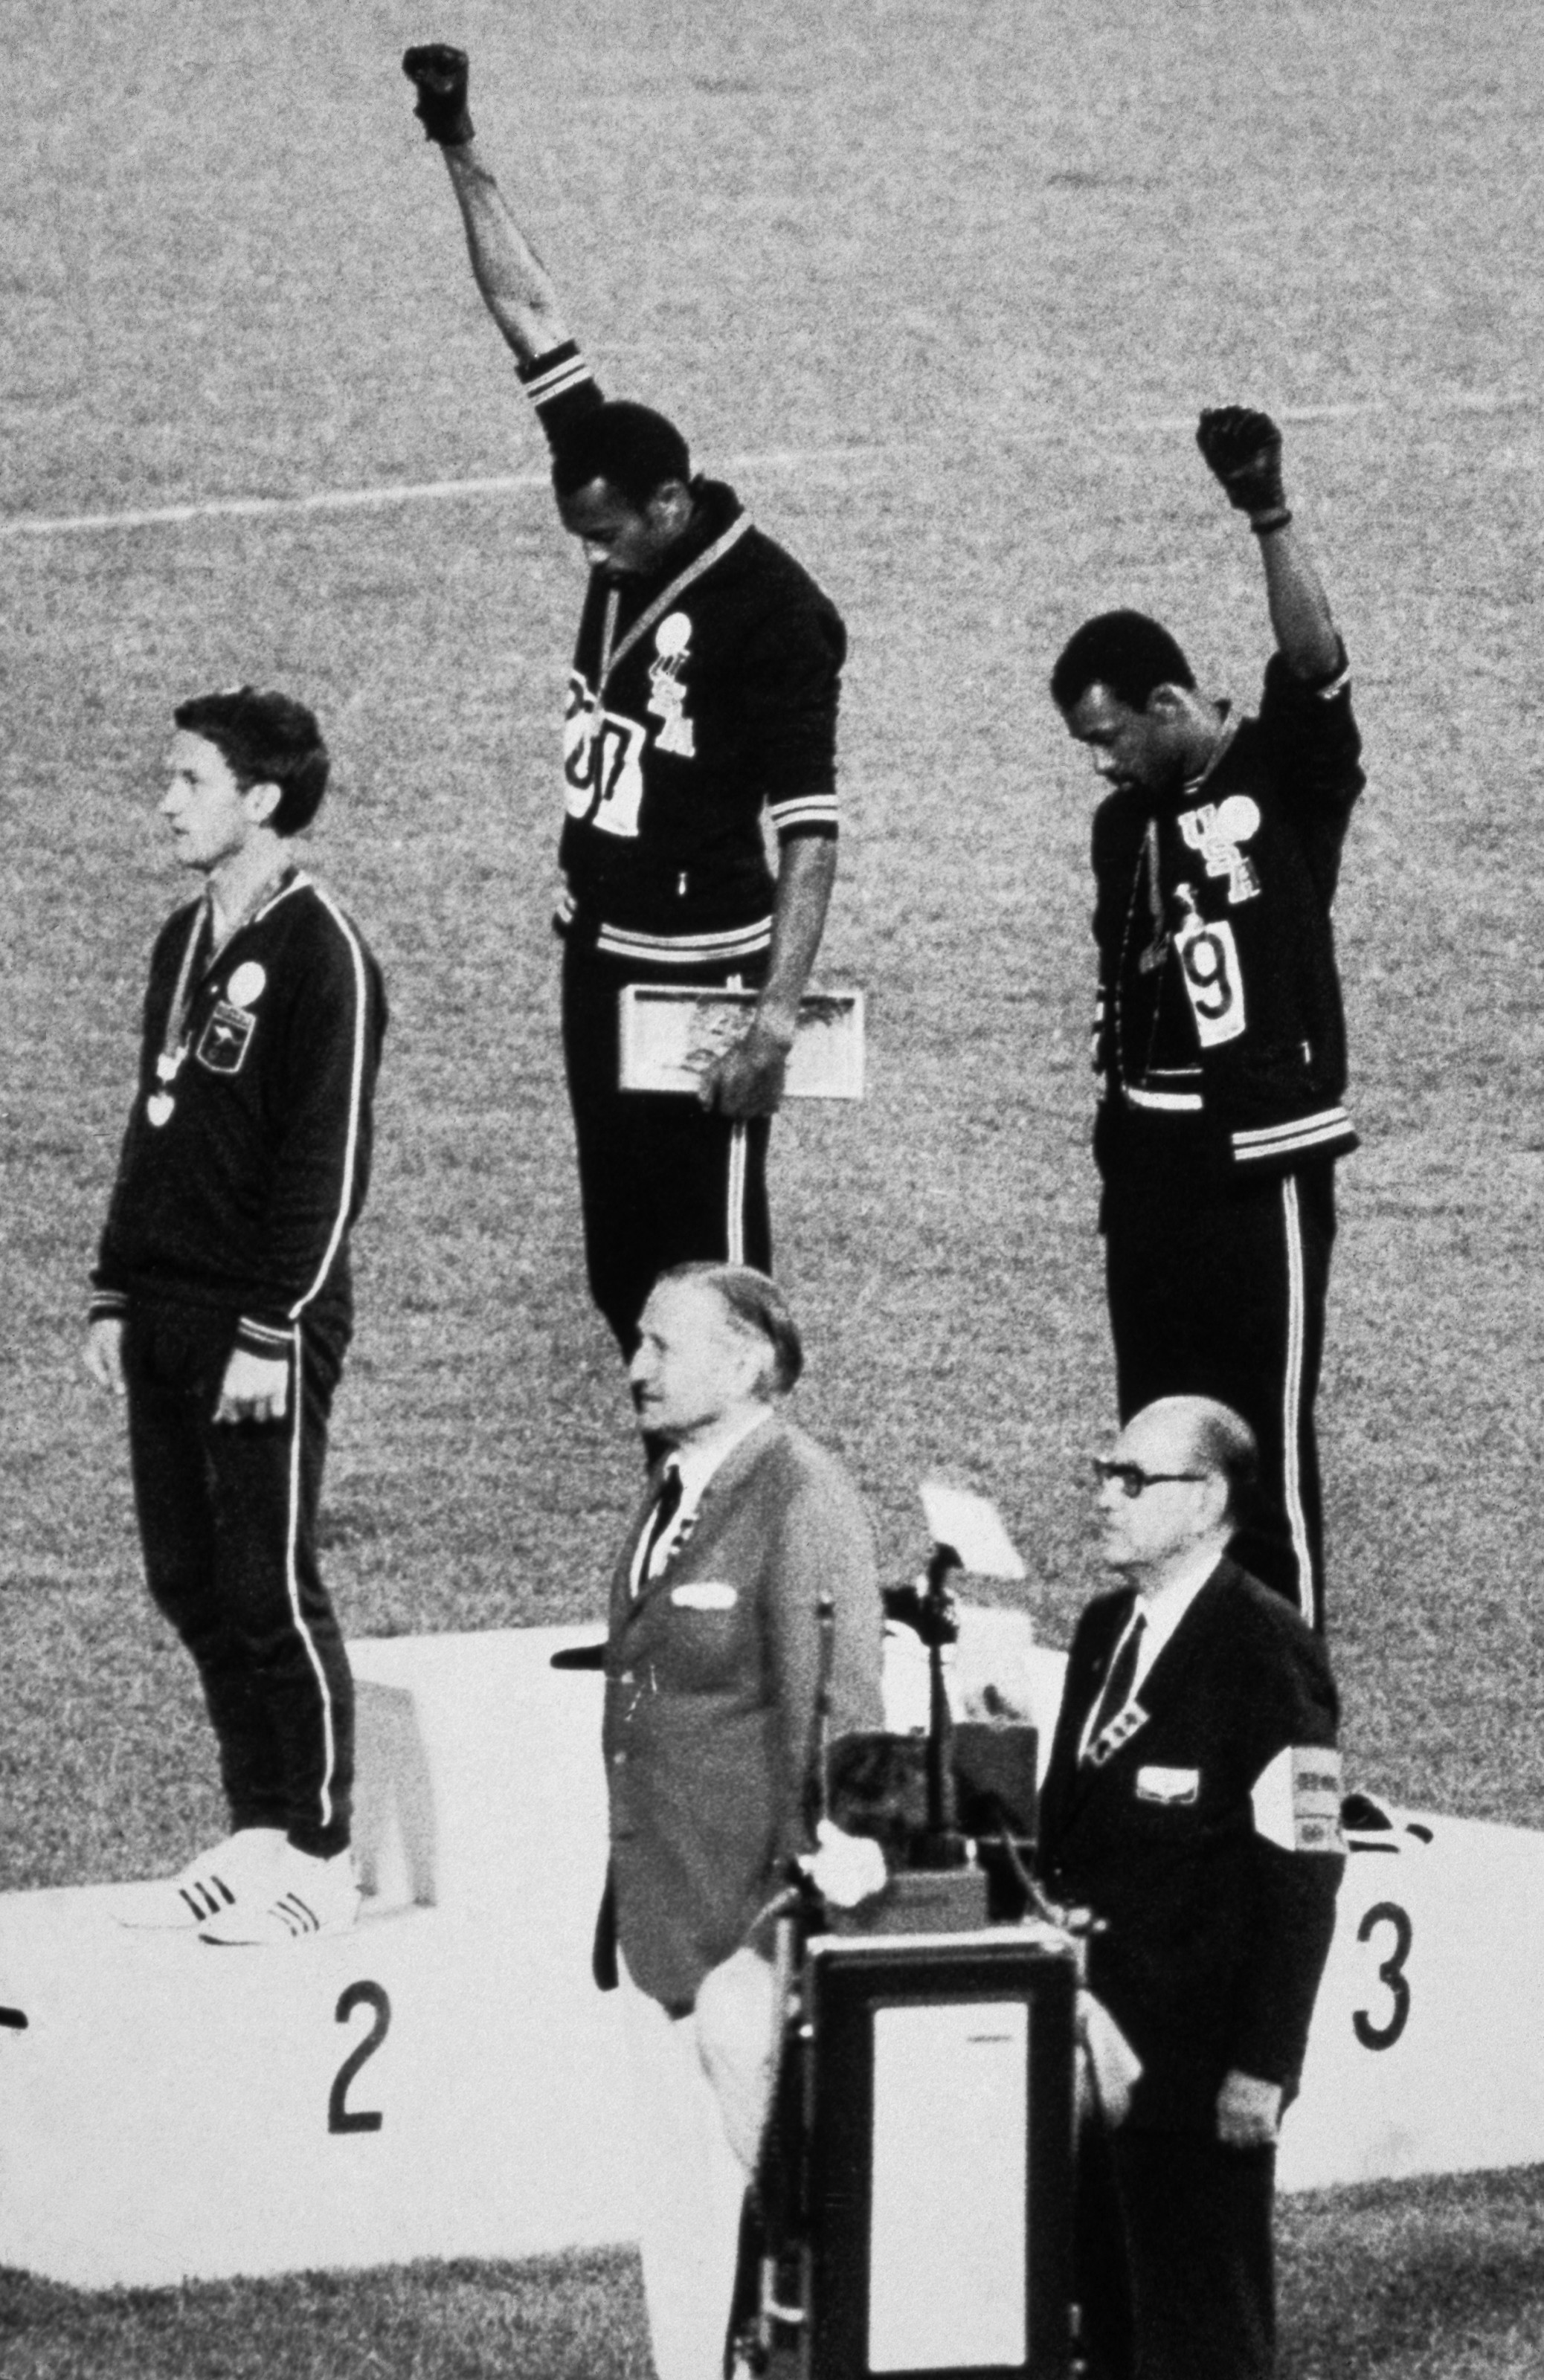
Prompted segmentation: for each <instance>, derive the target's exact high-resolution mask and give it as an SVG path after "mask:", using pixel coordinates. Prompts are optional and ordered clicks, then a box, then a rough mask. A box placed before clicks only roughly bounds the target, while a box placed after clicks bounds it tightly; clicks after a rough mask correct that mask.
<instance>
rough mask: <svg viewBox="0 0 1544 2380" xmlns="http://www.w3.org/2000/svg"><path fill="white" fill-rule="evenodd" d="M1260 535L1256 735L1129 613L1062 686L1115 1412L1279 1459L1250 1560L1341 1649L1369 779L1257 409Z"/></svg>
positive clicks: (1230, 455)
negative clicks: (1345, 989) (1084, 919)
mask: <svg viewBox="0 0 1544 2380" xmlns="http://www.w3.org/2000/svg"><path fill="white" fill-rule="evenodd" d="M1197 443H1198V445H1199V447H1200V450H1201V453H1202V455H1203V456H1204V457H1205V460H1206V462H1207V464H1208V466H1209V467H1210V469H1211V471H1212V473H1213V474H1214V476H1215V477H1216V479H1217V480H1219V481H1220V482H1221V484H1222V489H1223V492H1224V493H1225V494H1226V496H1227V498H1228V501H1229V503H1230V504H1233V505H1234V507H1235V509H1236V510H1238V511H1240V512H1242V513H1244V514H1245V515H1246V516H1247V519H1248V524H1249V528H1250V529H1251V531H1252V532H1253V534H1254V536H1255V538H1256V539H1257V540H1258V547H1259V553H1260V559H1261V562H1262V564H1263V566H1264V572H1265V588H1266V598H1267V601H1268V603H1269V605H1270V622H1271V625H1272V627H1273V628H1274V630H1275V635H1276V648H1277V649H1276V651H1275V653H1274V654H1273V656H1272V657H1271V660H1270V662H1269V664H1268V665H1267V668H1266V673H1265V686H1264V690H1263V693H1262V695H1261V698H1260V703H1259V709H1258V714H1257V715H1256V716H1254V717H1246V718H1239V717H1238V716H1236V715H1235V714H1234V712H1233V711H1232V710H1231V709H1230V708H1229V706H1228V705H1227V704H1226V703H1220V702H1213V701H1211V700H1210V699H1209V698H1207V697H1206V696H1204V695H1202V694H1201V693H1199V692H1198V689H1197V686H1196V679H1195V674H1194V673H1193V671H1192V670H1191V667H1190V664H1189V662H1187V661H1186V660H1185V654H1184V653H1183V651H1182V650H1181V649H1180V647H1179V646H1178V644H1177V643H1176V642H1175V640H1174V638H1173V637H1172V636H1171V635H1170V633H1169V631H1168V630H1167V629H1166V628H1164V627H1161V625H1159V623H1158V622H1157V621H1156V620H1150V619H1149V618H1147V617H1146V616H1145V615H1144V614H1142V613H1137V612H1124V611H1123V612H1108V613H1101V614H1100V616H1099V617H1098V618H1096V619H1092V620H1088V621H1086V622H1085V623H1084V625H1083V626H1082V627H1080V628H1079V629H1078V630H1077V631H1076V635H1075V636H1074V637H1072V638H1071V640H1070V641H1069V643H1068V644H1067V646H1066V648H1065V650H1064V652H1063V653H1062V654H1061V656H1060V658H1059V659H1058V661H1057V662H1056V666H1055V669H1054V670H1053V672H1052V680H1051V690H1052V698H1053V699H1054V700H1055V702H1056V704H1057V706H1058V708H1059V709H1060V710H1061V712H1062V715H1063V717H1064V720H1065V722H1066V725H1067V728H1068V731H1069V733H1070V734H1071V735H1074V736H1075V737H1076V740H1077V741H1078V742H1079V743H1081V744H1086V745H1087V746H1088V749H1089V751H1090V752H1091V753H1092V755H1093V761H1094V767H1095V769H1096V771H1098V773H1099V776H1100V779H1101V780H1102V782H1103V783H1104V785H1105V786H1106V787H1107V788H1108V792H1107V795H1106V797H1105V799H1104V800H1103V801H1101V803H1100V807H1099V808H1098V810H1097V811H1096V813H1095V816H1094V829H1093V866H1094V877H1095V883H1096V902H1095V910H1094V936H1095V941H1096V942H1097V945H1098V951H1099V1004H1098V1010H1097V1014H1096V1024H1095V1067H1096V1072H1097V1074H1098V1076H1099V1107H1098V1111H1097V1115H1096V1119H1095V1124H1094V1153H1095V1157H1096V1160H1097V1161H1098V1164H1099V1168H1100V1175H1101V1177H1102V1183H1103V1195H1102V1201H1101V1206H1100V1228H1101V1230H1102V1232H1103V1234H1104V1242H1105V1269H1106V1281H1107V1287H1108V1294H1109V1305H1110V1327H1111V1335H1112V1340H1113V1342H1114V1353H1115V1370H1116V1384H1117V1393H1118V1398H1119V1405H1120V1413H1121V1416H1122V1419H1123V1420H1127V1419H1129V1418H1130V1416H1131V1415H1133V1414H1134V1413H1137V1412H1139V1411H1140V1410H1141V1408H1142V1407H1143V1406H1145V1405H1148V1404H1150V1403H1153V1402H1154V1401H1155V1400H1156V1399H1158V1398H1160V1397H1165V1396H1176V1395H1193V1396H1206V1397H1212V1398H1215V1399H1216V1400H1217V1401H1218V1402H1219V1403H1222V1404H1226V1405H1229V1406H1231V1407H1232V1408H1233V1409H1234V1411H1235V1412H1237V1413H1240V1414H1242V1415H1244V1417H1245V1419H1246V1421H1247V1422H1248V1424H1249V1426H1250V1427H1251V1428H1252V1430H1253V1431H1254V1434H1255V1437H1256V1439H1258V1445H1259V1451H1260V1476H1259V1488H1258V1495H1257V1499H1256V1503H1255V1510H1254V1512H1253V1513H1252V1514H1251V1515H1249V1516H1248V1517H1246V1520H1245V1521H1244V1523H1243V1525H1242V1526H1241V1527H1240V1529H1239V1531H1238V1559H1239V1560H1241V1561H1242V1562H1244V1564H1245V1565H1246V1568H1247V1569H1249V1570H1250V1571H1252V1572H1253V1573H1255V1575H1256V1576H1257V1577H1258V1578H1261V1579H1263V1580H1264V1581H1265V1582H1266V1584H1267V1585H1270V1586H1273V1587H1275V1588H1276V1589H1277V1590H1278V1591H1279V1592H1280V1593H1282V1594H1283V1595H1285V1596H1286V1597H1288V1598H1289V1599H1290V1600H1291V1601H1292V1602H1293V1603H1295V1605H1296V1606H1297V1608H1298V1609H1299V1610H1300V1611H1301V1612H1302V1613H1303V1615H1304V1617H1305V1618H1306V1619H1308V1620H1310V1621H1312V1622H1313V1623H1314V1625H1315V1626H1316V1627H1319V1628H1322V1626H1323V1621H1324V1602H1323V1529H1322V1517H1321V1511H1320V1499H1319V1460H1318V1452H1317V1448H1316V1444H1315V1439H1314V1427H1313V1410H1314V1398H1315V1392H1316V1390H1317V1388H1318V1384H1319V1362H1320V1357H1321V1354H1322V1352H1323V1342H1324V1307H1325V1295H1326V1291H1327V1288H1328V1283H1329V1273H1330V1255H1331V1245H1332V1243H1333V1239H1334V1231H1335V1209H1334V1166H1335V1160H1336V1159H1337V1158H1339V1157H1343V1156H1344V1155H1345V1154H1346V1153H1347V1151H1348V1150H1350V1149H1352V1148H1354V1147H1356V1133H1355V1131H1354V1129H1353V1126H1352V1123H1351V1119H1350V1117H1349V1116H1348V1115H1347V1113H1346V1111H1345V1107H1344V1105H1343V1100H1344V1095H1345V1081H1346V1062H1345V1028H1344V1021H1343V1013H1342V1006H1341V993H1340V984H1339V979H1338V977H1337V974H1336V969H1335V953H1334V941H1333V935H1332V931H1331V903H1332V901H1333V898H1334V892H1335V883H1336V879H1337V876H1338V873H1339V868H1340V857H1341V846H1342V844H1343V840H1344V836H1345V830H1346V823H1347V820H1348V819H1349V817H1350V814H1351V809H1352V806H1353V804H1354V803H1355V801H1356V796H1357V795H1358V794H1359V793H1360V791H1361V788H1362V784H1363V782H1364V781H1363V775H1362V770H1361V767H1360V753H1361V738H1360V735H1358V733H1357V729H1356V721H1355V719H1354V718H1353V716H1352V710H1351V696H1350V688H1349V674H1348V671H1347V667H1346V659H1345V650H1344V648H1343V645H1342V643H1341V640H1340V637H1339V636H1338V635H1337V633H1336V630H1335V625H1334V622H1333V621H1332V619H1331V615H1330V607H1329V603H1328V601H1327V600H1326V598H1325V594H1324V589H1323V588H1322V586H1321V585H1320V583H1319V576H1318V573H1317V571H1316V570H1315V568H1314V565H1313V564H1312V562H1311V561H1310V560H1309V558H1308V555H1307V552H1306V550H1305V548H1304V545H1303V542H1302V540H1301V539H1300V537H1299V536H1298V534H1297V532H1296V530H1295V528H1294V526H1293V516H1292V514H1291V512H1290V510H1289V509H1288V506H1287V504H1286V499H1285V496H1284V493H1283V483H1282V438H1281V432H1280V431H1279V430H1278V429H1277V427H1276V425H1275V423H1274V422H1273V421H1271V420H1270V419H1269V417H1268V416H1267V415H1265V414H1263V413H1256V412H1251V411H1249V410H1247V409H1246V408H1245V407H1240V406H1224V407H1220V408H1218V409H1217V410H1215V411H1212V412H1208V413H1203V414H1202V416H1201V419H1200V426H1199V428H1198V431H1197Z"/></svg>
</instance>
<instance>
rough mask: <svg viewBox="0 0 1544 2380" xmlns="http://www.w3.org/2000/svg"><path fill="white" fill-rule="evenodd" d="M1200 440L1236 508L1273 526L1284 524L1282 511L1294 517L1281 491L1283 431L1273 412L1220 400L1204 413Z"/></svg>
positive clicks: (1223, 487) (1223, 489)
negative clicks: (1221, 402) (1278, 426)
mask: <svg viewBox="0 0 1544 2380" xmlns="http://www.w3.org/2000/svg"><path fill="white" fill-rule="evenodd" d="M1196 443H1197V445H1198V447H1199V448H1200V450H1201V453H1202V454H1203V455H1205V457H1206V461H1207V465H1208V468H1210V470H1211V471H1212V472H1213V474H1214V475H1215V476H1216V478H1217V479H1218V480H1221V482H1222V492H1223V493H1224V495H1225V496H1226V497H1227V500H1228V502H1229V504H1232V505H1233V506H1234V510H1235V511H1237V512H1241V513H1247V514H1248V516H1249V518H1250V521H1251V522H1252V523H1257V524H1258V523H1259V522H1261V521H1269V522H1270V524H1271V526H1272V527H1275V528H1280V527H1281V526H1282V525H1283V520H1282V517H1281V516H1285V517H1286V518H1287V519H1290V518H1291V515H1290V514H1288V513H1287V508H1286V498H1285V496H1284V495H1283V492H1282V433H1281V431H1279V430H1278V429H1277V427H1276V425H1275V423H1274V422H1273V421H1272V420H1271V419H1270V415H1269V413H1251V412H1250V410H1249V408H1248V407H1247V406H1243V405H1219V406H1216V407H1213V409H1212V410H1211V411H1210V413H1203V414H1202V416H1201V419H1200V422H1199V424H1198V428H1197V431H1196Z"/></svg>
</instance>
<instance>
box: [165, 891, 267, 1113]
mask: <svg viewBox="0 0 1544 2380" xmlns="http://www.w3.org/2000/svg"><path fill="white" fill-rule="evenodd" d="M293 873H294V870H293V868H291V865H290V863H289V861H288V860H287V859H286V861H285V863H284V865H283V867H282V868H280V869H279V870H278V872H277V873H276V874H275V875H273V876H270V877H268V878H267V879H266V880H265V881H264V882H262V883H261V884H260V885H259V886H258V889H257V891H256V892H254V893H253V894H252V897H251V899H250V900H249V902H248V903H247V904H246V905H245V907H244V908H243V909H242V910H241V912H240V914H239V916H238V917H236V918H234V919H233V920H232V923H231V926H230V928H229V930H228V931H227V932H226V933H225V935H223V936H222V937H220V938H219V939H218V940H217V939H216V937H215V932H214V891H213V886H210V887H209V888H208V889H207V890H206V892H204V894H203V897H202V899H201V901H200V902H199V904H198V906H197V908H196V909H195V910H194V913H193V926H192V930H191V932H190V933H189V934H188V940H187V942H186V944H185V945H184V947H183V953H182V964H181V965H180V966H179V967H178V969H177V976H176V990H175V991H174V992H173V994H172V1004H171V1006H170V1008H168V1009H167V1011H166V1026H165V1030H164V1033H163V1034H162V1037H161V1055H160V1056H159V1058H157V1060H156V1062H155V1076H156V1081H157V1082H158V1083H159V1085H160V1087H161V1091H162V1093H163V1094H164V1092H165V1089H166V1087H167V1085H168V1084H170V1083H175V1082H176V1078H177V1074H178V1071H179V1070H180V1068H181V1065H182V1062H183V1059H184V1058H185V1057H186V1056H187V1054H188V1040H187V1034H188V1010H189V1009H190V1008H191V1007H192V1005H193V975H194V961H195V959H196V958H197V957H198V953H199V946H200V944H201V941H202V940H203V929H204V927H205V925H206V924H207V925H208V928H209V962H210V964H211V965H213V962H214V960H215V959H217V958H218V957H219V955H220V953H221V952H222V951H223V950H225V948H226V947H227V945H228V944H229V943H231V942H233V941H235V939H236V937H237V934H238V933H239V932H240V931H241V929H242V927H243V926H249V925H250V924H251V922H252V919H253V918H254V917H256V916H257V913H258V911H259V910H260V909H261V908H262V907H264V906H265V905H266V904H267V903H268V902H269V901H270V900H271V899H272V898H273V895H274V892H276V890H277V889H278V887H279V886H280V885H282V884H283V883H284V882H285V881H286V879H287V878H288V877H289V876H291V875H292V874H293ZM170 1113H171V1103H170V1101H169V1100H168V1101H167V1104H166V1107H165V1110H164V1116H166V1115H170ZM164 1116H163V1118H162V1121H164Z"/></svg>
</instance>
